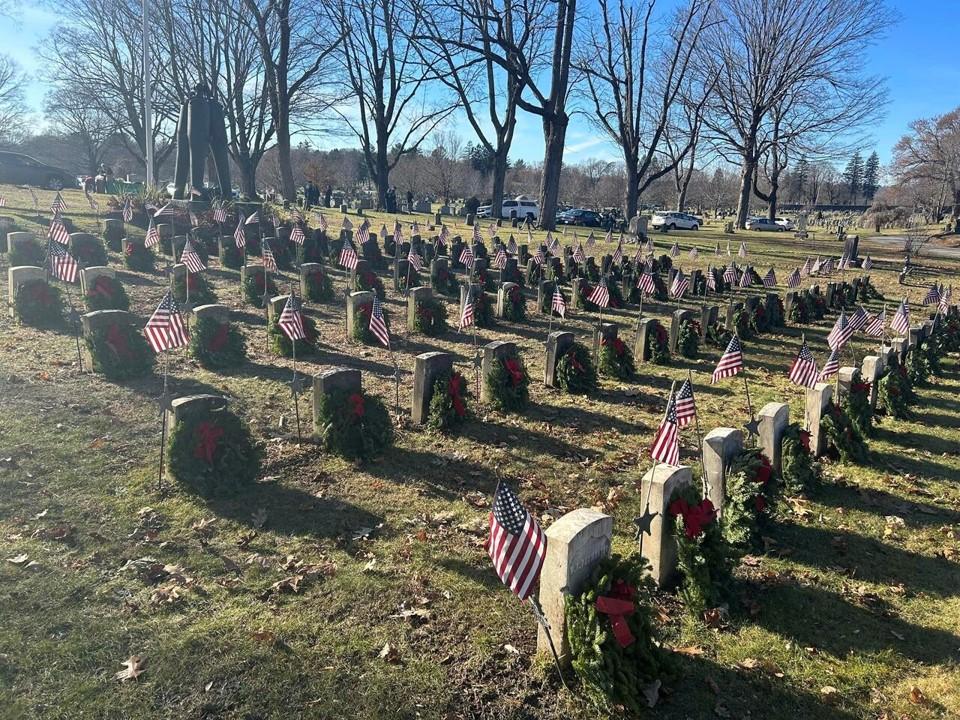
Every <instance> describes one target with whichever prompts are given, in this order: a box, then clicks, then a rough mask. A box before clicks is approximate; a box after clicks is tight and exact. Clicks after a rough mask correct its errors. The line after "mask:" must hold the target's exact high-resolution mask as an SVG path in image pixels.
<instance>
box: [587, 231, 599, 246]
mask: <svg viewBox="0 0 960 720" xmlns="http://www.w3.org/2000/svg"><path fill="white" fill-rule="evenodd" d="M596 242H597V239H596V238H595V237H594V236H593V231H592V230H591V231H590V234H589V235H587V247H593V246H594V245H595V244H596Z"/></svg>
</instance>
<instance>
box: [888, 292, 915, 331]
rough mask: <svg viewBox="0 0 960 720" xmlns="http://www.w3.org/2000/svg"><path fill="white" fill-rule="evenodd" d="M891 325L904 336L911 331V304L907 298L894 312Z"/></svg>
mask: <svg viewBox="0 0 960 720" xmlns="http://www.w3.org/2000/svg"><path fill="white" fill-rule="evenodd" d="M890 327H891V328H893V329H894V330H896V331H897V332H898V333H900V334H901V335H903V336H906V334H907V333H908V332H910V306H909V305H907V301H906V300H901V301H900V307H898V308H897V311H896V312H895V313H894V314H893V320H891V321H890Z"/></svg>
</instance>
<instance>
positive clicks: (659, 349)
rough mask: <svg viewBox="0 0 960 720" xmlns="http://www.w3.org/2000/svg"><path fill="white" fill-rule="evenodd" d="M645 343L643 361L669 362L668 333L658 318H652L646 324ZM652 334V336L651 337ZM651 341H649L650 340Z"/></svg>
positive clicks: (660, 363)
mask: <svg viewBox="0 0 960 720" xmlns="http://www.w3.org/2000/svg"><path fill="white" fill-rule="evenodd" d="M647 333H649V334H648V336H647V344H646V350H645V355H646V357H645V358H644V360H645V361H649V362H652V363H654V364H655V365H669V364H670V335H669V334H668V333H667V330H666V328H664V327H663V325H662V324H661V323H660V321H659V320H652V321H651V322H650V324H649V325H648V326H647ZM651 335H652V337H651ZM651 340H652V341H653V342H650V341H651Z"/></svg>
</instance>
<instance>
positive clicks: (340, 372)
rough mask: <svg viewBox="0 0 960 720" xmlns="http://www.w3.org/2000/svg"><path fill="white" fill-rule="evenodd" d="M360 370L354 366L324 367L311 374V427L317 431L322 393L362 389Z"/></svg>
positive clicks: (358, 390)
mask: <svg viewBox="0 0 960 720" xmlns="http://www.w3.org/2000/svg"><path fill="white" fill-rule="evenodd" d="M362 387H363V386H362V380H361V376H360V371H359V370H356V369H354V368H345V367H332V366H329V367H325V368H323V369H322V370H321V371H320V372H318V373H317V374H316V375H314V376H313V427H314V429H315V431H317V432H319V429H318V427H317V426H318V423H319V420H320V409H321V400H323V397H324V395H329V394H330V393H332V392H335V391H341V390H342V391H345V392H360V390H361V389H362Z"/></svg>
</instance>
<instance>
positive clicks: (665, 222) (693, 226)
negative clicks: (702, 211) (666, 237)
mask: <svg viewBox="0 0 960 720" xmlns="http://www.w3.org/2000/svg"><path fill="white" fill-rule="evenodd" d="M701 225H703V220H701V219H700V218H698V217H697V216H696V215H690V214H689V213H684V212H656V213H654V214H653V217H652V218H650V227H652V228H658V229H659V228H666V229H667V230H699V229H700V226H701Z"/></svg>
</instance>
